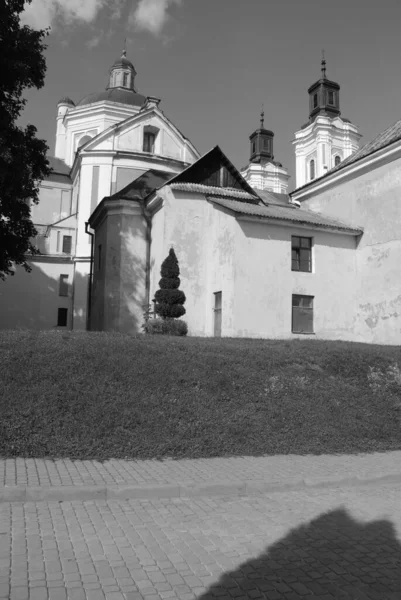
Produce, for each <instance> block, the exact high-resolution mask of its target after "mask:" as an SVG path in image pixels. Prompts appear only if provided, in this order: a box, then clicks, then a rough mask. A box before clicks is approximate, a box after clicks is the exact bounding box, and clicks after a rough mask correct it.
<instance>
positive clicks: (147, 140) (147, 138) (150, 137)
mask: <svg viewBox="0 0 401 600" xmlns="http://www.w3.org/2000/svg"><path fill="white" fill-rule="evenodd" d="M155 139H156V135H155V134H154V133H151V132H150V131H145V132H144V134H143V151H144V152H150V154H154V152H155Z"/></svg>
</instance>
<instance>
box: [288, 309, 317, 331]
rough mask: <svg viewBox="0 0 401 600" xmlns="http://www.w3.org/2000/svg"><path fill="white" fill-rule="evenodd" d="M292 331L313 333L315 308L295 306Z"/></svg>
mask: <svg viewBox="0 0 401 600" xmlns="http://www.w3.org/2000/svg"><path fill="white" fill-rule="evenodd" d="M292 331H293V332H294V333H313V310H312V309H310V308H300V307H294V308H293V309H292Z"/></svg>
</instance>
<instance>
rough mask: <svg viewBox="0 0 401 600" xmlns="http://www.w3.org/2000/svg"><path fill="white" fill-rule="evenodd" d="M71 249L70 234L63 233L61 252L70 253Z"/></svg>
mask: <svg viewBox="0 0 401 600" xmlns="http://www.w3.org/2000/svg"><path fill="white" fill-rule="evenodd" d="M71 250H72V236H71V235H63V252H64V254H71Z"/></svg>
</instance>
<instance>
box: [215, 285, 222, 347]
mask: <svg viewBox="0 0 401 600" xmlns="http://www.w3.org/2000/svg"><path fill="white" fill-rule="evenodd" d="M213 310H214V335H215V337H221V310H222V293H221V292H215V293H214V309H213Z"/></svg>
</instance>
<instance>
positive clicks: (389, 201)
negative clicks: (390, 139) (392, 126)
mask: <svg viewBox="0 0 401 600" xmlns="http://www.w3.org/2000/svg"><path fill="white" fill-rule="evenodd" d="M400 194H401V159H398V160H396V161H393V162H392V163H390V164H387V165H382V166H380V167H378V168H376V169H374V170H371V171H370V172H367V173H363V174H361V175H360V176H359V177H356V178H355V179H353V180H351V181H346V182H344V183H343V184H341V185H337V186H336V187H333V188H331V189H329V190H327V191H323V192H321V193H319V194H318V195H316V196H315V197H312V198H310V199H307V200H306V201H305V202H304V203H303V204H304V206H307V207H308V208H311V209H313V210H316V211H319V212H324V213H326V214H328V215H333V216H336V217H339V218H341V219H342V220H344V221H346V222H349V223H352V224H355V225H360V226H362V227H363V228H364V234H363V236H362V237H361V239H360V242H359V244H358V247H357V251H356V265H357V273H356V279H355V282H354V286H355V290H356V305H355V314H354V332H355V339H356V340H359V341H363V342H369V343H379V344H400V343H401V286H400V264H401V230H400V223H401V202H400Z"/></svg>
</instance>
